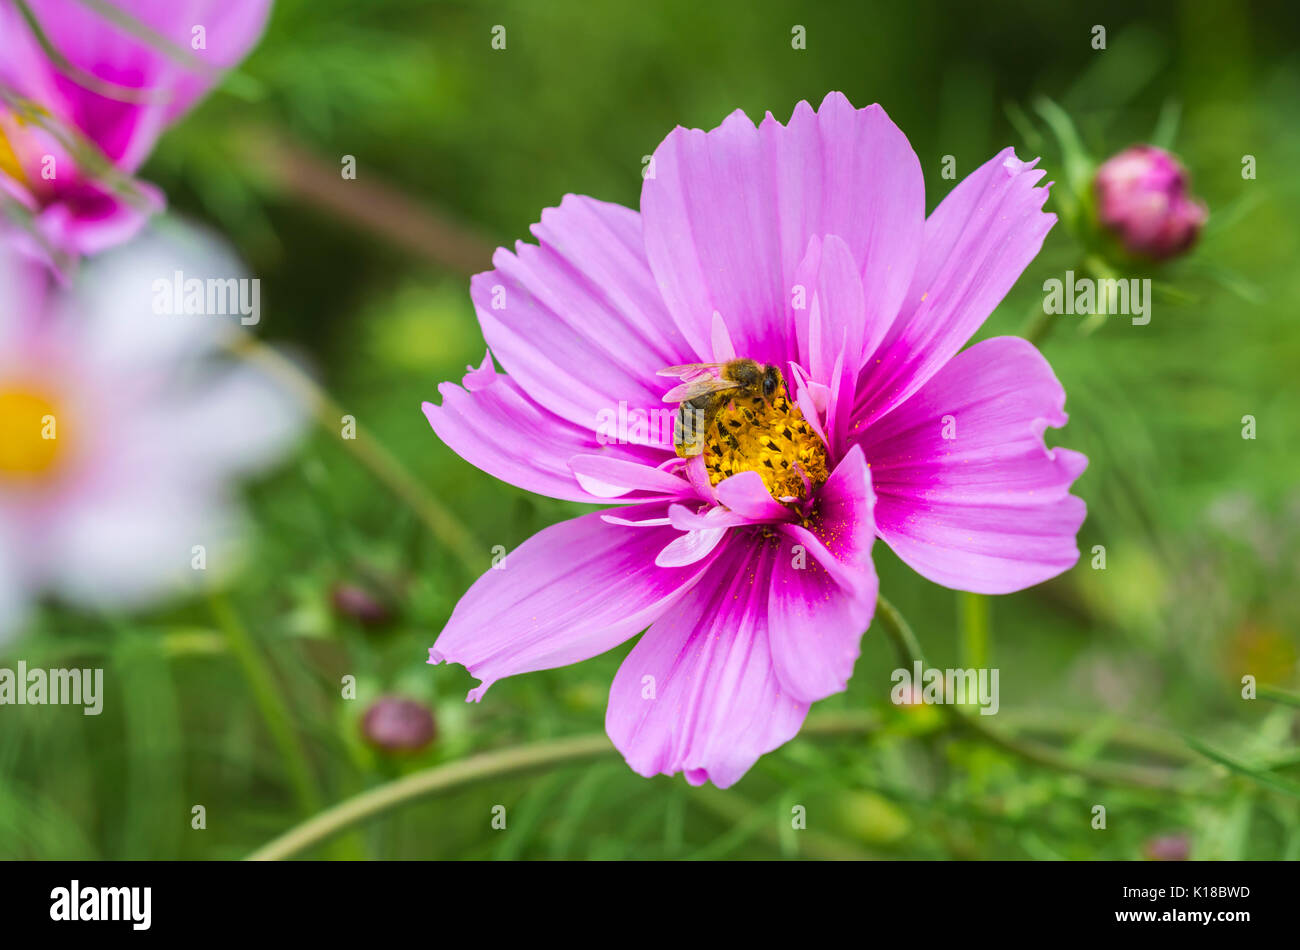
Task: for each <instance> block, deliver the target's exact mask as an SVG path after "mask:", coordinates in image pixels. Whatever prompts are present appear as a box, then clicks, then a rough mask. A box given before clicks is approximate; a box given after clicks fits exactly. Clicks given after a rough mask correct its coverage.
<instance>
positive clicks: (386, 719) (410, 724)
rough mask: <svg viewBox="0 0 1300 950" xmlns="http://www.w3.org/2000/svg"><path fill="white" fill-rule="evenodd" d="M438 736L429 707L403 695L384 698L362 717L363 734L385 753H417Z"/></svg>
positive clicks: (378, 700) (373, 704)
mask: <svg viewBox="0 0 1300 950" xmlns="http://www.w3.org/2000/svg"><path fill="white" fill-rule="evenodd" d="M436 733H437V728H436V726H435V725H434V721H433V713H431V712H430V711H429V709H428V707H427V706H425V705H424V704H423V703H418V702H416V701H415V700H413V699H406V698H404V697H401V696H381V697H380V698H379V699H376V700H375V701H374V702H373V703H371V704H370V708H369V709H367V710H366V713H365V715H364V716H362V718H361V734H362V735H363V736H365V739H366V741H367V742H369V743H370V744H371V745H373V746H376V747H378V748H379V749H382V750H383V751H385V752H417V751H419V750H420V749H423V748H424V747H425V746H427V745H428V744H429V743H430V742H432V741H433V737H434V735H435V734H436Z"/></svg>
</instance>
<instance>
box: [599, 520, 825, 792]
mask: <svg viewBox="0 0 1300 950" xmlns="http://www.w3.org/2000/svg"><path fill="white" fill-rule="evenodd" d="M771 562H772V558H771V553H770V552H769V551H767V550H766V549H765V548H764V547H763V546H761V545H760V546H752V545H741V544H737V545H729V546H728V547H726V548H724V549H723V551H722V552H719V554H717V555H715V560H714V561H713V564H712V566H711V567H710V569H709V571H708V573H707V575H706V576H705V577H703V578H702V579H701V580H700V582H699V583H698V584H697V585H696V586H695V587H694V588H693V589H692V590H691V592H690V594H688V595H687V596H686V597H684V598H683V599H682V600H681V602H680V603H679V604H678V605H677V606H676V607H675V608H674V609H673V610H672V611H670V612H668V613H665V614H664V615H663V616H662V617H661V618H660V619H659V620H658V621H656V622H655V624H654V625H653V626H652V627H651V628H650V629H649V630H647V631H646V633H645V635H644V636H642V638H641V640H640V641H639V642H638V643H637V645H636V646H635V647H633V648H632V652H631V653H629V654H628V656H627V659H625V660H624V661H623V665H622V666H621V667H619V670H618V675H617V676H615V677H614V684H613V686H612V687H611V689H610V694H609V707H608V709H607V710H606V713H605V730H606V731H607V732H608V733H609V737H610V739H611V740H612V741H613V743H614V745H615V746H617V747H618V750H619V751H620V752H622V753H623V756H624V758H626V759H627V763H628V765H630V766H631V767H632V768H633V769H634V770H635V771H637V772H639V773H640V774H642V775H646V776H649V775H656V774H659V773H664V774H669V775H672V774H675V773H677V772H685V773H686V780H687V781H688V782H690V783H691V784H692V785H701V784H703V783H704V782H706V781H711V782H713V784H714V785H717V786H718V787H719V788H726V787H727V786H729V785H732V784H734V783H735V782H736V781H737V780H739V779H740V777H741V776H742V775H744V774H745V772H747V771H748V770H749V768H750V766H752V765H753V764H754V762H755V761H757V759H758V757H759V756H760V755H762V754H763V753H765V752H770V751H771V750H772V749H775V748H776V747H777V746H779V745H782V744H783V743H785V742H787V741H789V740H790V739H791V738H793V737H794V735H795V733H797V732H798V731H799V726H800V725H801V724H802V723H803V720H804V716H805V715H806V714H807V712H808V706H807V704H806V703H801V702H799V701H797V700H796V699H794V698H793V697H791V696H789V695H788V694H787V693H786V692H785V691H784V690H783V689H782V688H781V684H780V682H779V680H778V679H777V677H776V673H775V671H774V669H773V667H772V659H771V655H770V652H769V648H768V619H767V596H768V584H769V579H770V576H771V569H772V563H771Z"/></svg>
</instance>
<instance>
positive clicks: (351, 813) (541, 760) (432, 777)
mask: <svg viewBox="0 0 1300 950" xmlns="http://www.w3.org/2000/svg"><path fill="white" fill-rule="evenodd" d="M613 751H614V747H613V746H612V745H610V742H609V739H608V738H607V737H606V736H605V735H603V734H599V735H591V736H579V737H578V738H575V739H557V740H555V741H552V742H539V743H537V744H535V745H526V746H514V747H512V748H509V749H501V750H499V751H497V752H484V753H482V754H481V755H474V756H470V757H469V758H468V759H461V760H460V761H459V762H449V763H447V764H445V765H438V766H435V767H433V768H431V769H425V770H424V771H422V772H415V773H413V774H411V775H407V776H405V777H404V778H400V779H397V780H396V781H392V782H388V783H386V784H384V785H380V786H377V787H376V788H372V789H370V790H369V791H366V792H362V793H361V794H360V795H356V796H354V797H352V798H349V799H346V800H344V801H342V802H339V804H337V805H335V806H333V807H332V808H327V809H325V811H323V812H321V813H320V814H318V815H316V816H315V817H313V818H311V819H309V820H307V821H305V822H303V823H302V824H300V825H298V826H297V827H295V828H290V829H289V830H288V831H287V832H285V833H284V834H282V835H280V837H278V838H276V839H274V840H273V841H270V842H268V843H267V844H265V845H263V846H262V847H260V848H258V849H257V850H256V851H254V852H253V853H252V854H250V855H249V856H248V860H249V861H279V860H283V859H284V858H288V857H292V856H293V855H295V854H297V853H299V852H300V851H305V850H306V849H308V848H310V847H312V846H313V845H315V844H319V843H320V842H321V841H324V840H325V839H327V838H330V837H333V836H334V835H335V834H338V833H339V832H340V831H342V830H343V829H345V828H347V827H349V826H351V825H354V824H356V823H358V822H361V821H365V820H366V819H368V818H373V817H374V816H375V815H378V814H381V813H383V812H385V811H388V810H390V809H392V808H396V807H397V806H398V805H402V804H405V803H406V802H409V801H413V800H415V799H417V798H422V797H424V796H425V795H432V794H434V793H435V792H441V791H446V790H447V789H449V788H454V787H456V786H457V785H464V784H467V783H469V782H474V781H478V780H480V779H485V778H493V777H495V776H499V775H512V774H515V773H518V772H524V771H527V770H529V769H535V768H540V767H542V766H555V765H564V764H566V763H572V762H582V761H585V760H587V759H595V758H600V757H602V756H605V755H608V754H609V753H611V752H613Z"/></svg>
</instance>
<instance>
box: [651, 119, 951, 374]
mask: <svg viewBox="0 0 1300 950" xmlns="http://www.w3.org/2000/svg"><path fill="white" fill-rule="evenodd" d="M641 210H642V213H643V215H644V224H645V246H646V254H647V257H648V259H649V261H650V266H651V268H652V269H653V270H654V273H655V276H656V277H657V278H658V280H659V285H660V287H661V288H662V290H663V296H664V300H665V301H666V302H667V305H668V310H669V312H670V313H671V314H672V316H673V319H674V320H675V321H676V323H677V325H678V326H679V327H680V328H681V331H682V333H683V334H684V335H685V337H686V340H687V341H688V343H689V344H690V345H691V346H692V347H693V348H694V350H695V352H696V353H699V354H701V355H703V354H706V353H708V352H709V351H710V346H709V344H710V342H711V321H712V315H713V313H714V311H718V312H719V313H721V314H722V317H723V319H724V320H726V322H727V327H728V328H729V329H730V331H731V338H732V340H733V342H734V343H735V346H736V351H737V352H738V353H740V354H741V355H743V356H748V357H750V358H752V359H757V360H760V361H762V362H768V363H781V362H784V361H785V360H786V359H788V358H790V357H791V356H792V355H793V352H794V342H795V341H794V337H793V332H792V324H791V320H790V305H791V292H792V289H793V286H794V283H795V272H796V270H797V268H798V266H799V263H800V261H802V259H803V257H804V254H805V252H806V251H807V248H808V240H809V238H811V237H813V236H820V235H825V234H836V235H839V236H840V238H842V239H843V240H844V242H845V243H846V245H847V246H848V248H849V250H850V251H851V252H852V257H853V260H854V261H855V262H856V264H857V265H858V268H859V269H860V271H861V273H862V284H863V286H864V288H866V312H867V313H868V315H869V316H870V317H871V318H872V319H881V320H886V321H888V319H889V318H890V317H892V315H893V314H894V313H895V311H896V310H897V308H898V305H899V303H900V301H901V300H902V299H903V294H904V292H905V291H906V289H907V286H908V282H909V280H910V279H911V276H912V271H913V269H914V268H915V266H916V260H917V255H918V254H919V252H920V247H921V230H922V227H923V223H922V222H923V219H924V216H925V194H924V182H923V180H922V177H921V168H920V164H919V162H918V161H917V159H916V155H915V153H914V152H913V151H912V148H911V146H910V145H909V144H908V142H907V139H906V137H905V136H904V135H903V133H902V132H900V131H899V130H898V128H897V127H896V126H895V125H894V124H893V123H892V122H891V121H890V120H889V117H888V116H886V115H885V112H884V110H883V109H881V108H880V107H879V106H870V107H869V108H866V109H854V108H853V107H852V105H851V104H850V103H849V101H848V100H847V99H845V98H844V96H843V95H841V94H839V93H831V94H830V95H828V96H827V97H826V99H825V100H824V101H823V102H822V104H821V107H820V108H819V109H818V111H817V112H814V111H813V110H812V107H811V106H809V105H808V104H807V103H806V102H801V103H800V104H799V105H798V106H797V107H796V108H795V110H794V115H793V116H791V119H790V123H789V125H786V126H782V125H781V124H780V123H778V122H777V121H776V120H775V119H774V118H772V116H771V115H770V114H769V115H768V116H767V118H765V119H764V120H763V123H762V125H761V126H760V127H759V128H755V127H754V124H753V123H752V122H751V121H750V120H749V119H748V118H747V117H746V116H745V114H744V113H743V112H739V111H737V112H733V113H732V114H731V115H730V116H728V117H727V119H726V120H725V121H724V122H723V123H722V125H720V126H719V127H718V128H716V129H714V130H713V131H711V132H708V133H705V132H702V131H700V130H698V129H683V128H677V129H675V130H674V131H673V132H672V133H670V134H669V136H668V137H667V138H666V139H665V140H664V141H663V143H662V144H661V145H660V146H659V148H658V149H657V150H656V151H655V156H654V177H652V178H651V177H648V178H647V179H646V180H645V182H644V183H643V185H642V189H641Z"/></svg>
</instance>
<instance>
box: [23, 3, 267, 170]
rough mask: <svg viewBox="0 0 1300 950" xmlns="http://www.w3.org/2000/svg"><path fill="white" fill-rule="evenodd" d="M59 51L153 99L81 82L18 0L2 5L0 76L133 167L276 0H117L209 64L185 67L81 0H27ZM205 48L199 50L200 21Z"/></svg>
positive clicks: (241, 47)
mask: <svg viewBox="0 0 1300 950" xmlns="http://www.w3.org/2000/svg"><path fill="white" fill-rule="evenodd" d="M28 2H29V4H30V6H31V9H32V12H33V13H34V14H35V15H36V18H37V20H38V22H39V23H40V24H41V28H42V30H43V31H44V32H45V35H46V36H47V37H48V38H49V40H50V42H51V43H52V45H53V46H54V48H55V49H57V50H58V51H59V53H60V54H61V55H62V56H63V57H65V58H66V59H67V60H68V61H70V62H71V63H73V64H74V65H75V66H76V67H78V68H79V69H81V70H83V71H84V72H86V73H89V74H91V75H93V76H95V77H96V78H97V79H101V80H105V81H107V82H110V83H115V84H117V85H119V86H126V87H129V88H132V89H145V90H149V91H150V92H151V95H152V96H153V98H154V100H155V101H149V102H144V103H133V102H123V101H120V100H119V99H116V98H109V97H106V96H103V95H101V94H99V93H98V92H94V91H92V90H90V89H87V88H85V87H84V86H82V85H79V84H78V83H77V82H76V80H75V78H73V77H69V76H67V75H65V74H64V73H63V72H61V71H60V70H59V69H58V68H57V67H56V66H55V65H54V64H53V63H52V62H50V61H49V60H48V59H47V58H46V57H45V55H44V54H43V52H42V51H41V50H40V47H39V45H38V44H37V42H36V39H35V38H34V37H33V35H32V33H31V31H30V30H29V29H28V28H27V25H26V23H25V22H24V21H23V19H22V18H21V16H19V14H18V12H17V10H15V9H13V7H14V5H12V4H3V5H0V81H5V82H7V83H8V84H9V85H11V86H13V87H15V88H16V89H18V90H19V91H20V92H21V93H22V94H24V95H27V96H29V97H31V98H33V99H35V100H36V101H37V102H40V103H41V104H42V105H43V106H44V107H45V108H47V109H49V110H50V111H51V112H52V113H53V114H54V115H56V116H58V117H59V118H61V119H63V120H64V121H68V122H71V123H73V124H74V125H76V126H77V127H78V128H79V129H81V131H83V132H84V133H85V134H86V135H87V136H88V137H89V138H90V139H91V141H93V142H94V143H95V144H96V145H98V146H99V148H100V150H101V151H103V152H104V154H105V155H106V156H107V157H108V158H109V159H110V160H112V161H113V162H114V163H115V164H116V165H117V166H118V167H119V168H121V169H123V170H124V171H127V172H134V171H135V170H136V169H137V168H138V167H139V166H140V164H141V163H142V162H143V161H144V159H145V158H146V157H147V156H148V154H149V152H150V151H152V150H153V146H154V143H155V141H156V140H157V138H158V135H159V134H160V133H161V132H162V130H163V129H164V128H165V127H166V126H167V125H169V124H170V123H172V122H175V121H176V120H177V119H179V118H180V117H181V115H183V114H184V113H185V112H187V111H188V110H189V108H190V107H191V106H192V105H193V104H194V102H195V101H196V100H197V99H198V97H199V96H201V95H202V94H203V93H204V92H206V91H207V89H208V88H210V87H211V86H212V85H213V83H214V82H216V80H217V79H218V78H219V73H218V72H215V70H217V69H228V68H230V67H233V66H235V65H237V64H238V62H239V61H240V60H241V59H243V57H244V56H245V55H246V54H247V53H248V51H249V49H250V48H251V47H252V46H253V45H254V44H255V43H256V42H257V40H258V38H259V37H260V36H261V34H262V29H263V27H264V26H265V24H266V18H267V14H268V13H269V11H270V8H271V0H189V2H184V3H178V2H176V0H116V2H115V5H116V6H117V7H118V8H119V9H120V10H121V11H122V12H123V13H125V14H126V15H127V16H129V17H131V18H133V19H135V20H137V21H139V22H140V23H142V24H143V25H144V26H145V27H147V28H148V29H150V30H152V31H153V32H155V33H157V34H160V35H161V36H162V37H163V38H164V39H165V40H166V41H167V42H169V43H171V44H172V45H174V46H177V47H180V48H181V49H183V50H185V51H186V52H187V53H189V54H191V55H192V56H193V57H194V58H195V59H197V60H199V61H202V62H204V63H206V64H207V65H209V66H210V67H213V70H214V71H212V72H209V71H202V70H199V69H193V68H189V67H188V66H186V65H184V64H182V63H180V62H178V61H177V60H176V59H174V58H173V57H172V56H170V55H169V54H168V53H167V52H166V51H164V50H161V49H159V48H157V47H156V46H154V45H152V44H150V43H148V42H146V41H144V40H142V39H139V38H137V37H136V36H134V35H132V34H131V33H130V32H129V31H128V30H126V29H123V28H122V27H120V26H117V25H115V24H113V23H112V22H111V21H110V20H108V19H106V18H104V17H102V16H100V15H99V14H97V13H95V12H93V11H90V10H88V9H87V8H86V6H85V5H84V4H82V3H80V2H78V0H28ZM196 26H201V27H203V30H204V36H203V47H204V48H202V49H194V39H195V34H194V29H195V27H196Z"/></svg>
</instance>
